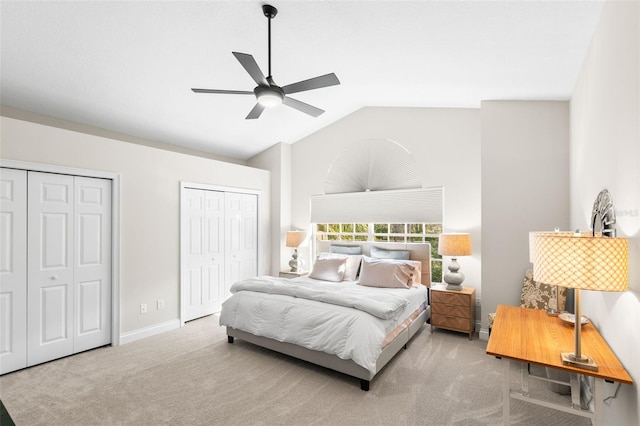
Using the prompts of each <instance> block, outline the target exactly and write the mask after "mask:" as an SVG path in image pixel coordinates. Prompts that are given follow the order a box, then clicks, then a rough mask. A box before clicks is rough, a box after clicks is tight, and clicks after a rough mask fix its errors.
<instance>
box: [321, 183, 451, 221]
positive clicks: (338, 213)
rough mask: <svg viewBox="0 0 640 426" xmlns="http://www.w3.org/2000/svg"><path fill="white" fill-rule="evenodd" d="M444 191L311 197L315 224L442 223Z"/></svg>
mask: <svg viewBox="0 0 640 426" xmlns="http://www.w3.org/2000/svg"><path fill="white" fill-rule="evenodd" d="M443 201H444V188H443V187H441V186H439V187H431V188H419V189H404V190H394V191H369V192H351V193H346V194H327V195H314V196H312V197H311V222H312V223H349V222H351V223H422V222H426V223H442V218H443V205H444V203H443Z"/></svg>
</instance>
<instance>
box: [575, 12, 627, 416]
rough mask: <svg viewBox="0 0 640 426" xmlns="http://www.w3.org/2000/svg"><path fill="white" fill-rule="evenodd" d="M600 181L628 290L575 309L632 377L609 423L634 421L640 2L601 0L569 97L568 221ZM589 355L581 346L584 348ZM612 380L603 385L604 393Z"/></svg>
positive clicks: (588, 202)
mask: <svg viewBox="0 0 640 426" xmlns="http://www.w3.org/2000/svg"><path fill="white" fill-rule="evenodd" d="M603 188H607V189H608V190H609V192H610V193H611V196H612V197H613V203H614V207H615V210H616V216H617V227H616V228H617V231H618V236H619V237H626V238H628V239H629V291H628V292H625V293H604V292H593V291H585V292H582V312H583V313H584V314H585V315H588V316H589V317H590V318H591V320H592V321H593V323H594V324H595V325H596V327H598V330H600V333H601V334H602V335H603V337H604V338H605V340H606V341H607V343H608V344H609V346H610V347H611V349H613V351H614V352H615V354H616V355H617V357H618V358H619V359H620V361H621V362H622V364H623V365H624V366H625V367H626V369H627V371H628V372H629V374H630V375H631V377H632V378H633V380H634V385H633V386H629V385H623V386H622V388H621V389H620V392H619V393H618V397H617V398H616V399H614V400H612V401H611V404H610V405H605V407H604V408H605V419H606V423H607V424H612V425H614V424H615V425H638V424H640V412H639V410H640V408H639V407H640V392H638V381H640V363H639V362H638V359H639V356H640V355H639V354H640V3H639V2H638V1H624V2H619V1H607V2H605V5H604V8H603V10H602V16H601V18H600V22H599V26H598V29H597V31H596V33H595V35H594V38H593V41H592V43H591V46H590V49H589V53H588V54H587V57H586V59H585V62H584V64H583V67H582V70H581V72H580V75H579V78H578V82H577V84H576V87H575V90H574V93H573V96H572V98H571V226H572V227H574V228H580V229H588V228H589V222H590V217H591V210H592V206H593V202H594V200H595V198H596V196H597V194H598V193H599V192H600V191H601V190H602V189H603ZM587 355H588V354H587ZM614 391H615V387H614V386H613V385H607V386H606V392H607V394H608V395H609V394H613V392H614Z"/></svg>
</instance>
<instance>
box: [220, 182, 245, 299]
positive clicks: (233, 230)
mask: <svg viewBox="0 0 640 426" xmlns="http://www.w3.org/2000/svg"><path fill="white" fill-rule="evenodd" d="M225 225H226V226H225V231H226V233H225V243H224V245H225V255H226V263H225V286H224V298H225V299H226V298H227V297H229V296H230V295H231V292H230V291H229V290H230V288H231V285H232V284H233V283H235V282H236V281H239V280H241V279H242V237H243V235H242V234H243V232H242V228H243V226H242V194H238V193H235V192H226V193H225Z"/></svg>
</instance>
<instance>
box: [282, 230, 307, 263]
mask: <svg viewBox="0 0 640 426" xmlns="http://www.w3.org/2000/svg"><path fill="white" fill-rule="evenodd" d="M306 236H307V233H306V232H305V231H287V241H286V246H287V247H293V248H294V249H293V255H292V256H291V260H290V261H289V266H291V272H295V273H298V272H302V265H303V263H304V262H303V261H302V259H298V247H299V246H300V244H302V242H303V241H304V239H305V237H306Z"/></svg>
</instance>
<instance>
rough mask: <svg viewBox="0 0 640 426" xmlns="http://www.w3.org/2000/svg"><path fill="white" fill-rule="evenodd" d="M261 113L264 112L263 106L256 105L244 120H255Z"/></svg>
mask: <svg viewBox="0 0 640 426" xmlns="http://www.w3.org/2000/svg"><path fill="white" fill-rule="evenodd" d="M262 111H264V106H262V105H260V104H258V103H257V104H256V106H254V107H253V109H252V110H251V112H249V115H247V117H246V118H245V119H246V120H253V119H256V118H258V117H260V114H262Z"/></svg>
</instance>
